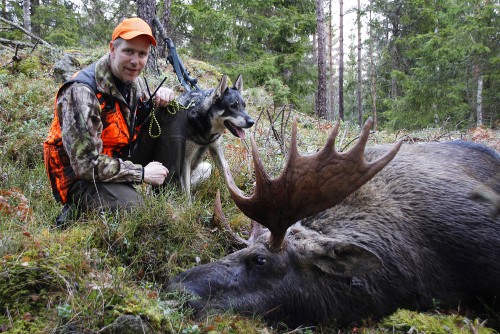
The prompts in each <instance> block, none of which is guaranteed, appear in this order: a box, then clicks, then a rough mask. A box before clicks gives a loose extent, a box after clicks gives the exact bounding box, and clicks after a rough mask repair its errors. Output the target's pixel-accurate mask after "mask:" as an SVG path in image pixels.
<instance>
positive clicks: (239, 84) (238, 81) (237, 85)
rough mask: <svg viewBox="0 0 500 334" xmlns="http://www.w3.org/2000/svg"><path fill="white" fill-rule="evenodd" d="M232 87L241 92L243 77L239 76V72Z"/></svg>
mask: <svg viewBox="0 0 500 334" xmlns="http://www.w3.org/2000/svg"><path fill="white" fill-rule="evenodd" d="M233 87H234V88H236V89H237V90H238V91H239V92H240V93H241V92H243V78H242V77H241V74H238V77H237V78H236V82H235V84H234V86H233Z"/></svg>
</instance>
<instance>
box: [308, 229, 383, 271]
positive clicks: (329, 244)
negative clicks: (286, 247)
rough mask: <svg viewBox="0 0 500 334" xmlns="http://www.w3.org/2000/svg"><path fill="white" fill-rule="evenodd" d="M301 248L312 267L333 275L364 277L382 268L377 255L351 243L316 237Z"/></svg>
mask: <svg viewBox="0 0 500 334" xmlns="http://www.w3.org/2000/svg"><path fill="white" fill-rule="evenodd" d="M301 248H302V250H303V252H302V253H303V254H304V256H305V257H306V258H307V259H308V261H309V262H310V263H311V264H312V265H314V266H315V267H317V268H319V269H321V270H322V271H324V272H325V273H328V274H332V275H339V276H344V277H352V276H362V275H365V274H367V273H369V272H371V271H373V270H375V269H378V268H380V267H381V266H382V260H381V259H380V257H378V255H377V254H375V253H374V252H372V251H371V250H369V249H367V248H365V247H364V246H361V245H358V244H355V243H351V242H345V241H336V240H334V239H331V238H325V237H319V238H317V236H316V237H315V238H314V239H312V240H307V241H306V240H304V241H303V242H302V247H301Z"/></svg>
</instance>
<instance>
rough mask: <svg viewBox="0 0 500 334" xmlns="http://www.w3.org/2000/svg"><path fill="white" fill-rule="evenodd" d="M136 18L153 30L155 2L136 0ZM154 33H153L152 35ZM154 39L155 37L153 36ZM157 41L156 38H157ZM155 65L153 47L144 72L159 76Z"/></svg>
mask: <svg viewBox="0 0 500 334" xmlns="http://www.w3.org/2000/svg"><path fill="white" fill-rule="evenodd" d="M137 16H138V17H140V18H141V19H143V20H144V21H146V22H147V23H148V24H149V26H150V27H151V28H152V29H154V23H153V20H154V18H155V17H156V0H138V1H137ZM154 33H155V32H154V31H153V34H154ZM155 38H157V36H156V35H155ZM157 39H158V38H157ZM156 64H157V54H156V49H155V48H154V47H152V48H151V52H150V53H149V58H148V63H147V65H146V71H149V72H150V73H153V74H159V70H158V67H157V66H156Z"/></svg>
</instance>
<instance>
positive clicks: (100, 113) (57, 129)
mask: <svg viewBox="0 0 500 334" xmlns="http://www.w3.org/2000/svg"><path fill="white" fill-rule="evenodd" d="M151 45H153V46H155V45H156V40H155V38H154V37H153V34H152V31H151V28H150V27H149V25H148V24H147V23H146V22H144V21H143V20H141V19H140V18H129V19H125V20H124V21H123V22H121V23H120V24H119V25H118V26H117V27H116V28H115V30H114V31H113V34H112V38H111V42H110V44H109V49H110V50H109V53H108V54H106V55H105V56H103V57H102V58H101V59H99V60H98V61H97V62H96V63H95V64H93V65H91V66H89V67H87V68H85V69H83V70H82V71H80V72H78V73H77V75H76V76H75V77H74V78H73V79H72V80H70V81H68V82H66V83H64V84H63V85H62V87H61V88H60V89H59V91H58V92H57V95H56V103H55V111H54V113H55V117H54V120H53V123H52V126H51V129H50V132H49V135H48V137H47V139H46V141H45V142H44V159H45V166H46V170H47V174H48V176H49V180H50V183H51V186H52V192H53V195H54V197H55V198H56V200H57V201H59V202H60V203H62V204H64V208H63V212H62V213H61V215H60V216H59V217H58V218H57V220H56V223H57V224H58V225H61V224H64V223H65V222H66V220H67V219H68V217H69V216H72V217H75V212H85V211H89V210H97V211H99V212H100V211H105V210H116V209H131V208H134V207H137V206H141V205H142V204H143V199H142V197H141V196H140V195H139V193H138V192H137V191H136V190H135V188H134V185H135V184H140V183H142V182H144V183H147V184H150V185H153V186H161V185H162V184H163V183H164V182H170V181H173V182H178V180H179V179H180V171H181V163H182V159H183V154H184V148H185V127H186V115H185V113H183V112H182V111H180V112H176V113H171V112H168V111H166V110H164V108H163V110H162V107H166V106H167V105H168V104H169V102H170V101H172V100H173V99H174V97H175V96H174V92H173V91H172V90H171V89H169V88H165V87H162V88H160V89H159V90H158V92H157V93H156V94H155V96H154V106H155V108H154V109H153V113H151V110H147V109H148V108H145V106H144V103H141V102H145V101H147V100H148V99H149V98H150V97H149V96H148V93H147V89H146V86H145V84H144V81H143V79H142V78H139V75H140V74H141V72H142V70H143V69H144V67H145V66H146V63H147V59H148V55H149V50H150V47H151ZM151 122H153V124H151V126H156V127H155V128H154V129H157V130H155V131H154V132H155V134H156V133H160V135H159V136H158V137H157V138H156V135H155V136H153V135H152V134H151V128H150V123H151ZM167 176H168V177H167ZM75 209H76V210H75Z"/></svg>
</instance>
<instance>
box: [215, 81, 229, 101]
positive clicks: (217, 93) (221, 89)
mask: <svg viewBox="0 0 500 334" xmlns="http://www.w3.org/2000/svg"><path fill="white" fill-rule="evenodd" d="M226 89H227V75H224V76H222V79H221V80H220V82H219V85H218V86H217V88H215V90H214V91H213V93H212V95H211V98H212V102H215V101H216V100H217V99H219V98H220V97H221V96H222V94H224V92H225V91H226Z"/></svg>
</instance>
